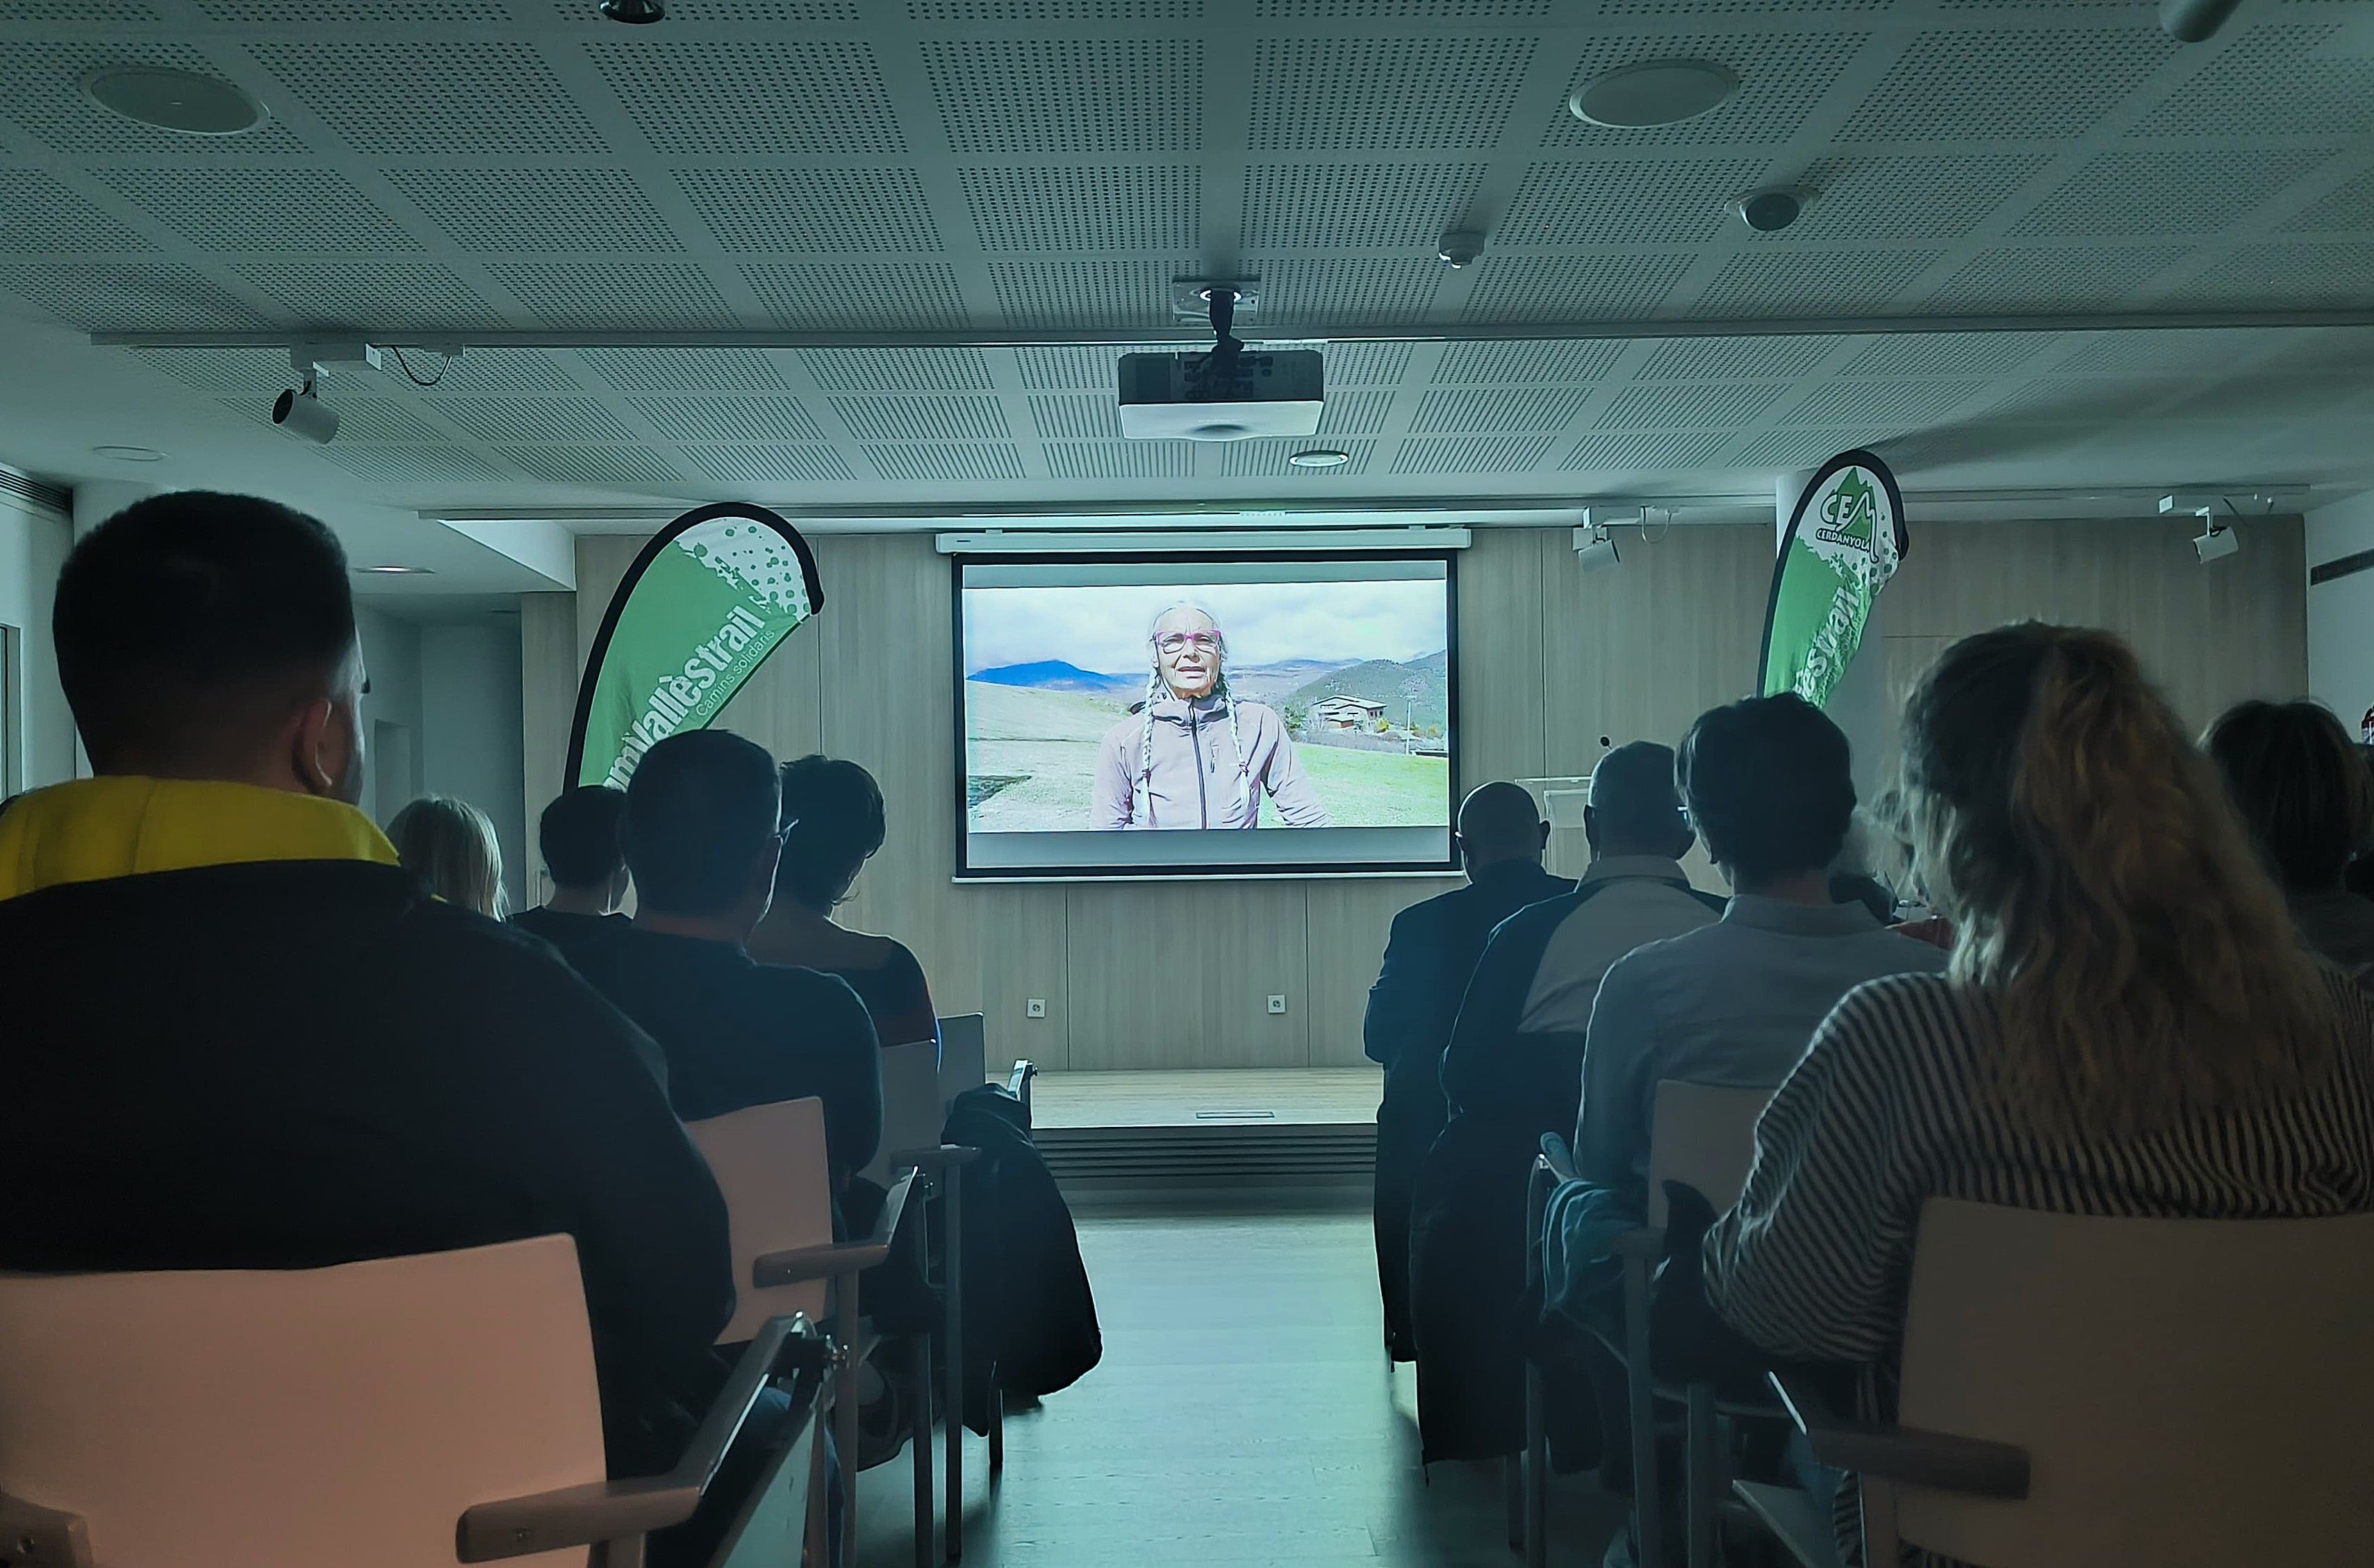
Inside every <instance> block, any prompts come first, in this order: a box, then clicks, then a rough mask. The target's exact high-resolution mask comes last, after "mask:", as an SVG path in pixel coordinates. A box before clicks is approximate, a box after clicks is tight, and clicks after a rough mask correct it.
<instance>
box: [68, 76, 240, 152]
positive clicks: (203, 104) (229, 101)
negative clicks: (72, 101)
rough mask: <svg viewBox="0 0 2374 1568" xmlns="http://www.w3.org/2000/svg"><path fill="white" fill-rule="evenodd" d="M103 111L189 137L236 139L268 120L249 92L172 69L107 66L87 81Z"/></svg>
mask: <svg viewBox="0 0 2374 1568" xmlns="http://www.w3.org/2000/svg"><path fill="white" fill-rule="evenodd" d="M82 90H83V93H84V95H85V96H86V97H88V99H90V100H91V101H92V102H93V103H96V104H98V105H99V106H100V108H101V109H105V110H110V111H113V112H114V113H117V114H121V115H123V117H124V118H125V119H126V120H136V121H138V122H139V123H141V124H143V125H153V126H155V127H157V129H159V130H160V131H178V132H180V133H181V134H182V135H185V136H236V135H239V134H240V133H241V131H253V130H254V129H255V128H256V127H257V126H258V125H261V124H263V123H264V120H265V119H266V118H268V115H267V113H266V111H265V110H264V105H263V104H261V103H259V102H258V101H256V99H255V97H254V95H253V94H252V93H250V92H248V91H247V89H245V88H241V87H238V86H236V85H234V84H232V83H230V82H227V81H224V80H223V79H222V78H221V77H220V76H205V75H202V74H201V73H199V72H196V71H178V70H174V69H173V68H171V67H170V66H166V65H105V66H101V67H100V69H98V70H96V71H93V72H92V73H91V74H90V75H89V76H85V77H84V78H83V79H82Z"/></svg>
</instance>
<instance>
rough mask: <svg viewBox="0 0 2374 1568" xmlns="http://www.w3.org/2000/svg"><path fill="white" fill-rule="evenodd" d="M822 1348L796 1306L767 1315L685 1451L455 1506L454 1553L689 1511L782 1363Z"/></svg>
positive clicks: (588, 1538)
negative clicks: (663, 1463) (584, 1480)
mask: <svg viewBox="0 0 2374 1568" xmlns="http://www.w3.org/2000/svg"><path fill="white" fill-rule="evenodd" d="M826 1354H827V1351H826V1348H825V1341H824V1339H823V1337H822V1336H821V1335H819V1334H817V1332H816V1330H815V1329H814V1328H811V1327H810V1326H809V1324H808V1320H807V1318H806V1316H805V1315H803V1314H799V1313H793V1314H792V1315H791V1316H785V1317H770V1318H769V1319H768V1320H767V1321H766V1322H764V1323H762V1324H760V1325H759V1326H758V1333H757V1334H756V1335H755V1336H754V1337H753V1338H752V1339H751V1340H750V1343H749V1346H748V1347H747V1348H746V1350H744V1351H743V1352H742V1357H741V1359H740V1360H739V1361H737V1362H735V1363H734V1370H733V1372H732V1373H731V1374H730V1375H728V1376H727V1378H726V1380H725V1387H724V1388H723V1391H722V1392H720V1393H719V1395H718V1396H717V1401H716V1403H714V1404H712V1405H711V1406H710V1408H709V1414H708V1416H707V1418H706V1419H704V1420H703V1421H702V1422H701V1423H700V1428H699V1431H697V1432H695V1433H693V1435H692V1441H691V1442H690V1443H689V1444H688V1445H686V1447H685V1451H684V1457H682V1458H681V1459H678V1460H677V1461H676V1468H675V1469H671V1470H669V1471H668V1472H667V1473H666V1474H664V1475H656V1476H641V1477H638V1478H636V1479H634V1480H607V1481H593V1482H589V1483H588V1484H586V1485H583V1486H567V1487H561V1488H559V1489H558V1490H557V1491H553V1492H537V1493H535V1494H534V1495H532V1496H527V1497H509V1498H505V1499H503V1500H501V1501H500V1502H496V1503H474V1504H471V1505H470V1506H469V1507H468V1508H465V1509H464V1510H463V1512H462V1518H461V1522H460V1523H459V1525H458V1526H457V1527H456V1530H455V1538H456V1539H455V1546H454V1555H455V1556H456V1557H457V1558H459V1559H460V1560H461V1561H462V1562H496V1561H499V1560H500V1559H502V1558H506V1557H525V1556H528V1555H530V1554H532V1553H535V1552H539V1551H555V1550H561V1549H563V1548H566V1547H572V1546H591V1545H593V1543H594V1542H596V1541H605V1540H617V1539H621V1538H624V1537H628V1536H640V1535H648V1534H649V1533H651V1532H652V1531H653V1530H660V1529H665V1528H666V1527H669V1526H670V1525H680V1524H682V1523H684V1521H685V1520H687V1519H689V1518H691V1517H692V1514H693V1510H694V1509H696V1508H698V1507H699V1505H700V1499H701V1494H702V1493H703V1492H707V1491H708V1490H709V1484H710V1482H711V1480H715V1479H716V1476H717V1468H718V1466H719V1465H720V1464H722V1463H723V1462H724V1459H725V1453H726V1450H727V1449H728V1448H730V1447H732V1446H733V1445H734V1440H735V1438H737V1437H739V1436H740V1435H741V1434H742V1429H743V1427H744V1425H745V1424H746V1423H747V1422H748V1421H749V1419H750V1412H751V1411H752V1410H755V1409H756V1408H757V1407H758V1396H759V1394H760V1393H762V1392H763V1391H764V1390H765V1389H766V1387H767V1385H768V1384H769V1383H770V1381H772V1380H773V1379H774V1378H775V1377H776V1376H778V1375H781V1374H782V1372H783V1371H784V1370H785V1368H786V1365H787V1364H789V1365H792V1366H797V1367H812V1368H820V1367H822V1366H823V1364H824V1362H825V1357H826Z"/></svg>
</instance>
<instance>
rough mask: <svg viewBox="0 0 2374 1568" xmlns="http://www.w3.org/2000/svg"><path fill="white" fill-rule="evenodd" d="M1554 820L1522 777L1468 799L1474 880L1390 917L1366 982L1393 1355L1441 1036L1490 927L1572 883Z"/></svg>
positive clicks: (1433, 1109) (1382, 1261)
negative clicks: (1562, 865) (1560, 859)
mask: <svg viewBox="0 0 2374 1568" xmlns="http://www.w3.org/2000/svg"><path fill="white" fill-rule="evenodd" d="M1549 837H1550V825H1549V824H1548V823H1546V822H1544V821H1543V820H1542V813H1541V812H1540V811H1539V810H1538V809H1536V808H1535V806H1534V798H1533V796H1531V795H1530V794H1528V793H1526V792H1525V790H1523V789H1522V787H1520V786H1518V785H1515V784H1509V783H1493V784H1486V785H1483V786H1481V787H1480V788H1478V789H1477V790H1475V791H1474V792H1473V793H1471V794H1470V795H1469V796H1468V797H1467V799H1466V800H1465V801H1464V802H1462V803H1461V805H1460V808H1459V831H1458V833H1457V835H1456V836H1455V838H1454V840H1453V841H1454V842H1455V843H1456V844H1457V845H1458V848H1459V858H1460V860H1461V862H1462V863H1463V865H1465V867H1466V868H1467V885H1466V886H1464V887H1462V888H1456V889H1454V890H1452V891H1451V892H1449V893H1446V894H1443V895H1440V897H1436V898H1429V899H1428V900H1426V902H1424V903H1422V904H1413V905H1411V906H1410V907H1408V908H1406V909H1404V910H1403V911H1402V912H1401V913H1400V914H1398V915H1396V916H1394V917H1393V932H1392V934H1391V935H1390V936H1389V937H1388V938H1387V939H1386V941H1385V962H1384V966H1383V968H1382V969H1381V970H1380V971H1379V973H1378V975H1377V983H1376V984H1375V985H1373V986H1371V987H1369V1012H1368V1019H1367V1022H1366V1024H1365V1027H1364V1029H1363V1034H1364V1036H1365V1037H1366V1040H1365V1043H1366V1047H1367V1050H1368V1053H1369V1059H1370V1060H1372V1061H1375V1062H1377V1063H1378V1064H1380V1065H1381V1066H1382V1067H1383V1068H1384V1070H1385V1096H1384V1102H1383V1103H1382V1104H1381V1105H1380V1106H1378V1107H1377V1188H1376V1225H1377V1282H1378V1286H1379V1289H1380V1290H1381V1293H1382V1294H1383V1297H1384V1305H1385V1346H1386V1349H1387V1350H1388V1351H1390V1352H1392V1354H1393V1359H1394V1360H1395V1361H1410V1360H1414V1359H1416V1354H1417V1351H1416V1343H1415V1341H1414V1340H1413V1339H1412V1337H1411V1334H1410V1317H1409V1219H1410V1196H1411V1193H1412V1191H1413V1189H1414V1188H1415V1185H1416V1179H1417V1169H1418V1164H1419V1162H1420V1161H1421V1160H1423V1159H1424V1158H1425V1156H1426V1151H1427V1148H1428V1145H1430V1144H1431V1143H1433V1141H1434V1139H1435V1135H1436V1134H1437V1133H1439V1132H1440V1131H1441V1130H1442V1123H1443V1117H1444V1105H1443V1098H1442V1090H1441V1087H1440V1073H1441V1068H1442V1050H1443V1047H1444V1046H1445V1045H1447V1044H1448V1043H1449V1042H1450V1039H1451V1021H1452V1020H1453V1019H1455V1018H1456V1017H1458V1015H1459V1000H1460V998H1461V997H1462V996H1463V995H1465V994H1466V990H1467V977H1468V975H1469V973H1470V972H1471V971H1473V970H1474V969H1475V960H1476V958H1477V956H1478V955H1479V954H1482V953H1483V951H1484V943H1485V941H1486V939H1487V938H1488V937H1490V935H1491V934H1492V928H1493V927H1495V926H1497V925H1498V924H1499V923H1500V922H1501V921H1502V920H1505V919H1508V918H1509V917H1510V915H1513V914H1515V913H1516V912H1517V911H1518V910H1519V909H1522V908H1523V907H1525V906H1526V905H1528V904H1533V903H1535V902H1538V901H1539V900H1541V899H1544V898H1552V897H1556V896H1557V895H1559V894H1562V893H1567V892H1570V891H1572V889H1573V887H1574V883H1571V882H1569V881H1567V880H1566V879H1565V878H1564V877H1555V876H1552V875H1550V874H1549V872H1545V871H1544V870H1543V869H1542V852H1543V850H1544V849H1545V848H1547V847H1548V845H1549Z"/></svg>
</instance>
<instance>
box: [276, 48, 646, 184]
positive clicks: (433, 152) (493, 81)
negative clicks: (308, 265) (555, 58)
mask: <svg viewBox="0 0 2374 1568" xmlns="http://www.w3.org/2000/svg"><path fill="white" fill-rule="evenodd" d="M248 50H249V52H250V53H253V55H254V56H255V57H256V59H257V60H258V61H259V62H260V63H261V64H263V65H264V69H266V70H268V71H270V72H271V73H272V74H273V75H274V76H277V77H278V78H279V79H280V80H281V81H283V82H285V83H287V84H288V90H289V91H290V92H291V93H293V94H295V95H296V97H297V98H299V99H301V100H302V101H303V103H304V105H305V107H306V108H308V109H310V110H311V111H312V112H313V113H314V114H315V115H316V116H318V117H319V118H320V119H321V121H322V122H323V123H324V124H326V125H328V126H329V127H330V129H331V130H333V131H335V132H336V133H337V134H338V135H339V136H340V137H341V138H342V139H343V140H345V141H346V142H347V145H349V146H352V147H354V148H355V149H356V150H357V151H358V152H361V153H365V154H368V155H370V156H373V157H380V158H415V157H427V158H443V157H448V156H450V155H451V154H452V151H453V150H454V149H455V148H456V147H467V148H469V149H470V150H471V152H472V153H474V154H476V155H477V156H479V157H500V156H503V155H505V154H517V153H524V154H528V155H530V156H539V155H548V154H552V153H598V152H605V151H607V150H608V148H607V146H606V145H605V143H604V142H603V140H602V136H601V134H600V133H599V132H597V131H595V130H594V129H593V123H592V122H590V121H588V120H587V119H586V118H585V114H584V111H582V110H581V109H580V108H578V106H577V100H576V99H573V98H571V97H570V96H569V93H568V90H567V89H566V88H562V87H561V85H560V81H559V78H558V77H556V76H554V75H553V74H552V68H551V67H550V66H548V65H546V64H545V63H544V57H543V56H542V55H541V54H538V53H536V52H535V49H534V48H533V47H531V46H530V45H528V44H524V43H501V42H497V41H494V40H492V39H474V40H472V41H469V42H467V43H437V42H432V41H428V40H426V39H413V40H408V41H405V42H403V43H358V42H354V41H350V40H340V41H337V42H335V43H268V42H262V41H258V42H254V43H251V44H249V45H248Z"/></svg>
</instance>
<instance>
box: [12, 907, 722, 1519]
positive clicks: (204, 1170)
mask: <svg viewBox="0 0 2374 1568" xmlns="http://www.w3.org/2000/svg"><path fill="white" fill-rule="evenodd" d="M0 997H5V998H6V1000H5V1002H0V1007H5V1010H6V1017H7V1026H6V1040H7V1044H6V1049H5V1050H0V1104H5V1105H6V1106H7V1114H8V1120H9V1130H8V1136H7V1138H6V1141H5V1143H0V1266H5V1267H7V1268H11V1269H32V1270H94V1269H106V1270H124V1269H199V1268H217V1269H223V1268H228V1269H292V1268H314V1267H321V1266H324V1265H328V1264H334V1263H343V1262H351V1261H354V1260H357V1259H360V1258H382V1257H392V1256H398V1255H402V1254H406V1253H416V1252H430V1251H440V1250H443V1249H447V1248H452V1247H464V1246H483V1245H486V1244H488V1243H493V1242H500V1241H512V1240H517V1239H519V1238H521V1237H524V1236H532V1235H544V1234H547V1233H551V1232H556V1231H565V1232H567V1233H568V1234H569V1235H572V1236H574V1237H575V1238H576V1241H577V1251H578V1261H579V1265H580V1267H581V1268H582V1270H583V1271H584V1277H585V1296H586V1306H587V1310H588V1313H589V1315H590V1316H591V1318H592V1322H593V1351H594V1357H595V1362H596V1366H597V1370H598V1372H599V1375H600V1378H601V1385H602V1401H603V1415H604V1420H605V1429H606V1435H607V1437H608V1442H609V1453H610V1462H611V1466H612V1468H613V1469H614V1470H616V1471H618V1472H620V1473H628V1472H634V1471H645V1470H649V1469H664V1468H665V1467H666V1466H668V1465H671V1464H673V1463H674V1462H675V1461H676V1457H677V1455H678V1452H679V1451H680V1449H681V1447H682V1445H683V1440H684V1438H685V1436H686V1435H688V1433H689V1430H690V1428H689V1420H688V1409H689V1408H692V1407H696V1406H698V1405H699V1403H700V1402H701V1401H702V1400H703V1399H704V1398H706V1393H707V1390H708V1389H709V1388H710V1387H713V1384H714V1380H715V1375H716V1368H715V1363H714V1362H713V1361H712V1360H711V1357H710V1355H709V1347H710V1345H711V1341H712V1340H715V1338H716V1336H717V1331H718V1330H719V1329H720V1328H723V1326H724V1324H725V1320H726V1318H727V1317H728V1316H730V1315H731V1313H732V1310H733V1305H734V1281H733V1275H732V1265H731V1256H730V1253H729V1251H728V1248H727V1244H726V1229H725V1206H724V1204H723V1201H722V1200H721V1199H719V1197H718V1192H717V1187H716V1184H715V1182H713V1181H712V1180H711V1177H710V1175H709V1168H708V1166H707V1165H705V1164H702V1163H701V1159H700V1156H699V1154H698V1153H695V1152H694V1150H693V1148H692V1145H691V1144H690V1143H689V1142H688V1141H687V1140H686V1138H685V1136H684V1131H683V1129H682V1128H680V1127H679V1126H678V1125H677V1123H676V1117H675V1116H674V1115H672V1114H671V1113H670V1111H669V1109H668V1103H667V1097H666V1094H665V1093H664V1089H663V1087H662V1084H661V1081H660V1074H661V1072H662V1071H664V1070H663V1069H662V1067H661V1064H660V1061H659V1058H658V1053H657V1052H656V1050H655V1049H654V1047H652V1043H651V1041H650V1040H648V1039H647V1038H645V1037H644V1036H643V1035H642V1034H641V1032H640V1031H638V1030H637V1029H636V1028H635V1027H634V1026H633V1025H632V1024H629V1022H628V1021H627V1020H626V1019H625V1018H623V1017H621V1016H620V1015H619V1014H618V1012H617V1010H616V1009H614V1008H612V1007H611V1006H609V1005H608V1004H607V1003H606V1002H605V1001H604V1000H602V999H601V997H600V996H598V995H596V994H595V993H594V992H593V989H591V988H589V987H587V986H585V985H584V984H582V982H581V981H579V980H578V978H577V977H575V976H574V975H572V974H570V971H569V969H568V967H567V965H563V964H562V963H561V962H560V961H559V960H558V958H557V957H555V956H554V954H553V953H552V950H551V949H550V948H548V947H546V945H545V944H544V943H543V942H538V941H536V940H535V939H534V938H532V937H528V936H525V935H522V934H519V933H515V932H511V931H508V930H505V929H504V928H503V927H501V926H500V925H498V924H497V923H496V922H494V921H492V920H489V919H484V918H482V917H480V916H477V915H475V914H471V913H469V912H467V911H465V910H463V909H460V908H456V907H452V906H451V905H447V904H443V903H440V902H438V901H436V900H435V899H433V898H431V897H430V896H429V894H428V892H427V890H426V889H424V888H423V887H421V886H420V885H419V883H417V881H416V880H415V879H414V877H413V876H412V875H411V874H409V873H408V872H404V871H403V870H401V869H399V868H397V867H394V866H392V865H378V864H372V863H370V862H368V861H362V860H281V861H268V862H259V863H251V864H233V865H219V866H204V867H199V868H196V869H190V870H178V871H168V872H151V873H147V874H143V875H135V876H123V877H115V878H111V879H108V880H104V881H92V882H79V883H65V884H64V885H58V886H53V887H48V888H45V889H43V890H41V891H39V892H33V893H29V894H26V895H23V896H21V897H17V898H10V899H6V900H5V901H0Z"/></svg>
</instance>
